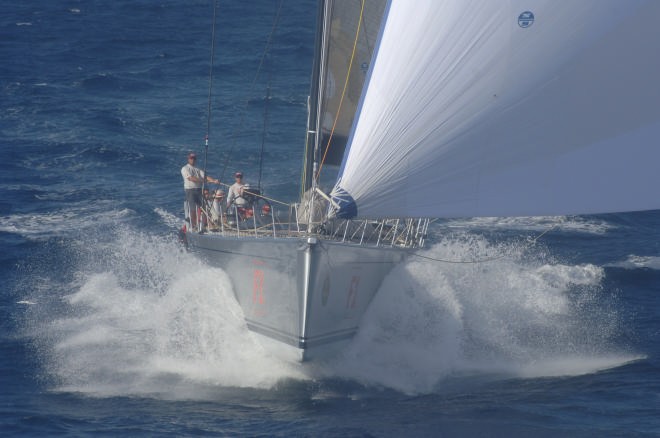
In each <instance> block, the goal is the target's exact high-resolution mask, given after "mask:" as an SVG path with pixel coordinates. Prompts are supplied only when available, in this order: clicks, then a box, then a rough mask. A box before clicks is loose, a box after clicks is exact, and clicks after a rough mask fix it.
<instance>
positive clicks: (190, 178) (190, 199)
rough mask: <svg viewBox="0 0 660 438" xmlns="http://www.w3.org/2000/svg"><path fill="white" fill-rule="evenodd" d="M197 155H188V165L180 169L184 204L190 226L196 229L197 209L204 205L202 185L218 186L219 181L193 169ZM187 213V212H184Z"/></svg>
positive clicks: (191, 153) (192, 153)
mask: <svg viewBox="0 0 660 438" xmlns="http://www.w3.org/2000/svg"><path fill="white" fill-rule="evenodd" d="M196 162H197V155H196V154H195V153H194V152H190V153H189V154H188V164H186V165H185V166H183V167H182V168H181V176H182V177H183V189H184V191H185V192H186V203H187V204H188V210H189V213H190V225H191V226H192V227H193V228H195V227H197V208H199V207H202V206H203V205H204V201H203V199H202V198H203V197H202V185H203V183H204V181H206V182H212V183H214V184H219V183H220V181H218V180H217V179H213V178H211V177H210V176H208V175H205V174H204V171H203V170H201V169H199V168H197V167H195V163H196ZM186 213H188V212H186Z"/></svg>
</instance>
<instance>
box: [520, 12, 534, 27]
mask: <svg viewBox="0 0 660 438" xmlns="http://www.w3.org/2000/svg"><path fill="white" fill-rule="evenodd" d="M532 24H534V14H533V13H532V12H530V11H525V12H523V13H521V14H520V15H518V26H520V27H522V28H523V29H525V28H528V27H529V26H531V25H532Z"/></svg>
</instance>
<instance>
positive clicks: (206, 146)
mask: <svg viewBox="0 0 660 438" xmlns="http://www.w3.org/2000/svg"><path fill="white" fill-rule="evenodd" d="M217 10H218V1H217V0H215V1H214V2H213V24H212V26H211V65H210V66H209V96H208V104H207V108H206V136H205V137H204V169H203V170H204V175H206V168H207V164H208V155H209V133H210V131H211V96H212V94H213V93H212V92H213V64H214V60H215V24H216V17H217ZM205 185H206V178H203V181H202V188H203V187H204V186H205Z"/></svg>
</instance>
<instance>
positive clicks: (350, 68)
mask: <svg viewBox="0 0 660 438" xmlns="http://www.w3.org/2000/svg"><path fill="white" fill-rule="evenodd" d="M364 3H365V0H362V7H361V8H360V18H359V20H358V25H357V29H356V30H355V40H354V41H353V52H352V53H351V60H350V61H349V63H348V71H347V72H346V79H345V80H344V89H343V90H342V92H341V98H340V99H339V106H338V108H337V113H336V114H335V120H334V122H333V123H332V129H331V130H330V136H329V137H328V142H327V144H326V146H325V150H324V152H323V158H321V162H320V163H319V170H318V171H317V172H316V176H315V177H314V178H315V179H316V180H317V181H318V179H319V175H321V169H323V163H324V162H325V158H326V156H327V155H328V150H329V149H330V143H331V142H332V136H333V135H334V133H335V128H336V127H337V121H338V120H339V114H340V113H341V107H342V104H343V103H344V96H345V95H346V89H347V88H348V81H349V79H350V77H351V70H352V68H353V60H354V59H355V52H356V51H357V44H358V37H359V36H360V29H361V27H362V26H361V25H362V21H363V19H362V16H363V15H364Z"/></svg>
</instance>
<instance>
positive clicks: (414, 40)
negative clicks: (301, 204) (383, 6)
mask: <svg viewBox="0 0 660 438" xmlns="http://www.w3.org/2000/svg"><path fill="white" fill-rule="evenodd" d="M385 17H386V18H385V20H386V21H385V23H384V26H383V31H382V33H381V36H380V41H379V43H378V46H377V54H376V55H375V60H374V61H373V62H372V68H371V70H370V73H369V74H370V76H369V78H368V83H367V86H366V87H365V90H364V93H363V97H362V102H361V106H360V108H359V110H358V116H357V119H356V121H355V124H354V127H353V132H352V135H351V138H350V140H349V146H348V147H347V149H346V152H345V155H344V161H343V163H342V168H341V171H340V175H339V178H338V182H337V185H336V186H335V190H334V191H333V196H334V197H335V198H339V197H341V196H342V195H343V196H345V197H348V196H350V198H349V199H350V200H351V201H354V202H355V206H356V207H357V208H356V211H355V209H354V210H353V212H352V213H349V214H348V215H349V216H352V215H355V214H357V216H359V217H372V218H377V217H469V216H534V215H557V214H588V213H601V212H614V211H632V210H645V209H654V208H660V196H659V194H658V188H659V187H660V171H659V167H660V86H658V81H659V80H660V79H659V78H660V25H658V23H660V1H656V0H648V1H644V0H580V1H574V0H536V1H522V0H510V1H506V2H502V1H492V0H472V1H468V0H416V1H410V0H392V1H391V2H390V3H389V5H388V9H387V11H386V13H385ZM340 215H341V214H340Z"/></svg>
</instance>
